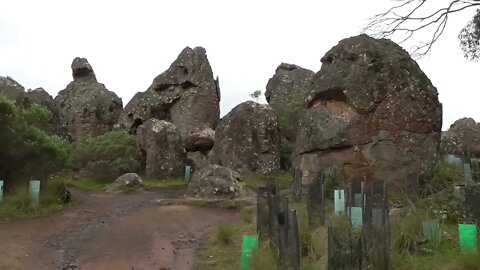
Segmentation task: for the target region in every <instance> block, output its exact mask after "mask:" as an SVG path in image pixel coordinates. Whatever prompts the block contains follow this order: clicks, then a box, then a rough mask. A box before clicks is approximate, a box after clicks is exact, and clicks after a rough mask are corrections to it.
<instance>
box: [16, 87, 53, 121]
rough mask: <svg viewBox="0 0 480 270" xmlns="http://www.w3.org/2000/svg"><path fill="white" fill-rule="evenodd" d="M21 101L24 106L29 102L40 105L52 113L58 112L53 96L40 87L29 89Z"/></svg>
mask: <svg viewBox="0 0 480 270" xmlns="http://www.w3.org/2000/svg"><path fill="white" fill-rule="evenodd" d="M23 103H24V105H26V106H28V105H31V104H38V105H41V106H43V107H45V108H46V109H48V110H49V111H50V112H52V114H53V115H56V114H57V112H58V110H57V106H56V105H55V101H54V99H53V97H52V96H50V94H48V93H47V91H45V90H44V89H43V88H41V87H39V88H36V89H34V90H31V89H29V90H28V91H27V92H26V93H25V95H24V102H23Z"/></svg>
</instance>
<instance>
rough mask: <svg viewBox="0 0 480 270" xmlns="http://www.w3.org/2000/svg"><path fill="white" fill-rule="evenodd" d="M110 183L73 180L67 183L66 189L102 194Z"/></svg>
mask: <svg viewBox="0 0 480 270" xmlns="http://www.w3.org/2000/svg"><path fill="white" fill-rule="evenodd" d="M108 184H110V182H107V181H102V180H75V181H68V184H67V186H68V187H74V188H78V189H81V190H86V191H94V192H102V191H104V190H105V188H106V187H107V185H108Z"/></svg>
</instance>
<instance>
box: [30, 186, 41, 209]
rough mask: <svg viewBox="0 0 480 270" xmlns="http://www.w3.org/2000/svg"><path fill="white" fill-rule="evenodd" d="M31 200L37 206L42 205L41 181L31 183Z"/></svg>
mask: <svg viewBox="0 0 480 270" xmlns="http://www.w3.org/2000/svg"><path fill="white" fill-rule="evenodd" d="M30 198H31V199H32V202H33V204H34V205H35V206H38V204H40V180H31V181H30Z"/></svg>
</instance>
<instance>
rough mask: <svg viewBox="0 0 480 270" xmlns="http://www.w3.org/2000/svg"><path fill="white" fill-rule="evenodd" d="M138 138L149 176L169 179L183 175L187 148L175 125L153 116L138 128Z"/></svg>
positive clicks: (146, 172)
mask: <svg viewBox="0 0 480 270" xmlns="http://www.w3.org/2000/svg"><path fill="white" fill-rule="evenodd" d="M136 138H137V144H138V146H139V147H140V149H141V151H142V154H143V156H144V160H145V163H146V167H145V174H146V176H147V177H151V178H156V179H167V178H170V177H179V176H181V175H182V172H183V167H184V162H185V149H184V148H183V142H182V138H181V136H180V132H179V130H178V129H177V128H176V127H175V125H173V124H172V123H169V122H167V121H163V120H158V119H155V118H151V119H149V120H147V121H146V122H145V123H144V124H142V125H141V126H139V127H138V128H137V134H136Z"/></svg>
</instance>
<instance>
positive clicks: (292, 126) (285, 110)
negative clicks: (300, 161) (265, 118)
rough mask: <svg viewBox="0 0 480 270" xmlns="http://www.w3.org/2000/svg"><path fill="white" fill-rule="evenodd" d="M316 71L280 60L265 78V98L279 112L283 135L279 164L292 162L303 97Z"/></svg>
mask: <svg viewBox="0 0 480 270" xmlns="http://www.w3.org/2000/svg"><path fill="white" fill-rule="evenodd" d="M314 74H315V73H314V72H313V71H310V70H308V69H304V68H301V67H299V66H296V65H290V64H285V63H282V64H280V65H279V66H278V67H277V70H276V71H275V75H273V77H272V78H271V79H270V80H269V81H268V84H267V90H266V91H265V98H266V99H267V102H268V103H269V104H270V106H272V108H273V110H274V111H275V113H276V114H277V116H278V123H279V125H280V133H281V135H282V143H281V152H282V167H284V168H288V167H290V164H291V161H290V160H291V158H292V157H291V154H292V152H293V149H294V144H295V140H296V138H297V132H298V121H299V118H300V116H301V115H302V114H303V113H304V111H305V110H306V108H307V104H306V102H305V99H306V97H307V94H308V92H309V89H310V84H311V80H312V78H313V75H314Z"/></svg>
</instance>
